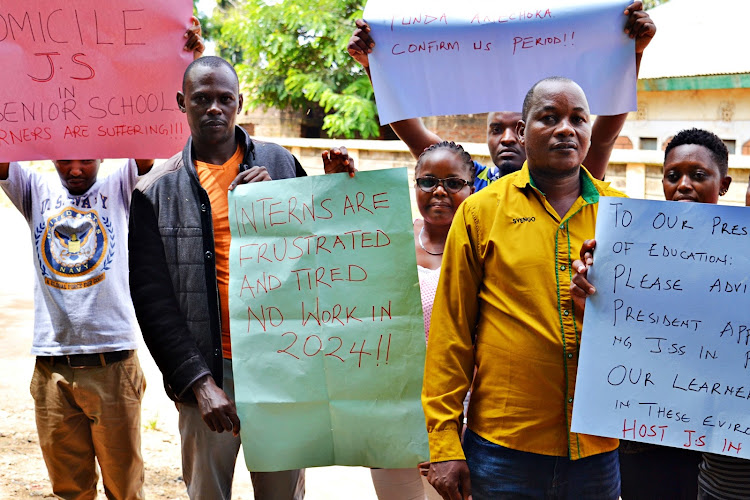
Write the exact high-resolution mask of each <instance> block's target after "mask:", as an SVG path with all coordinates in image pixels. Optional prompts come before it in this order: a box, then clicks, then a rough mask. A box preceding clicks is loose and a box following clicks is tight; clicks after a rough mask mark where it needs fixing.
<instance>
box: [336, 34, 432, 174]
mask: <svg viewBox="0 0 750 500" xmlns="http://www.w3.org/2000/svg"><path fill="white" fill-rule="evenodd" d="M356 25H357V28H356V29H355V30H354V33H352V37H351V38H350V39H349V45H348V46H347V51H349V55H350V56H352V59H354V60H355V61H357V62H358V63H359V64H361V65H362V67H363V68H365V72H366V73H367V76H368V78H370V81H371V82H372V77H371V76H370V60H369V58H368V54H370V53H371V52H372V49H373V47H375V41H374V40H373V39H372V36H371V35H370V26H368V24H367V23H366V22H365V21H364V20H363V19H357V21H356ZM390 125H391V129H393V131H394V132H395V133H396V135H397V136H398V138H399V139H401V140H402V141H404V144H406V145H407V146H408V147H409V151H411V154H412V156H414V158H415V159H418V158H419V155H421V154H422V151H424V150H425V149H427V148H428V147H430V146H432V145H433V144H437V143H438V142H441V141H442V139H441V138H440V137H439V136H438V135H437V134H435V133H434V132H432V131H431V130H428V129H427V127H425V126H424V123H422V120H421V119H419V118H410V119H408V120H400V121H397V122H393V123H391V124H390Z"/></svg>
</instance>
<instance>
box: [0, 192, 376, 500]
mask: <svg viewBox="0 0 750 500" xmlns="http://www.w3.org/2000/svg"><path fill="white" fill-rule="evenodd" d="M0 228H2V229H1V230H0V233H1V234H2V235H1V236H0V263H1V264H2V269H3V271H2V279H0V345H2V350H0V401H2V402H3V404H2V405H0V499H6V498H8V499H9V498H13V499H30V498H40V497H41V498H52V497H53V495H52V489H51V487H50V484H49V479H48V478H47V470H46V468H45V466H44V461H43V459H42V455H41V451H40V450H39V444H38V439H37V434H36V426H35V422H34V407H33V401H32V399H31V396H30V395H29V383H30V381H31V374H32V371H33V368H34V358H33V357H32V356H31V355H30V354H29V351H30V349H31V333H32V326H33V312H34V310H33V280H34V279H35V278H34V274H33V273H34V271H33V267H32V253H31V243H30V240H29V233H28V227H27V226H26V222H25V221H24V219H23V218H22V217H21V216H20V214H19V213H18V212H17V211H16V210H15V209H14V208H12V207H11V206H9V203H8V202H7V199H6V198H5V197H4V195H3V194H2V193H0ZM139 357H140V362H141V365H142V366H143V369H144V371H145V372H146V378H147V383H148V389H147V390H146V395H145V397H144V401H143V407H142V424H143V425H142V433H141V435H142V441H143V443H142V451H143V456H144V461H145V464H146V496H147V497H148V498H157V499H182V498H187V495H186V494H185V485H184V483H183V482H182V473H181V467H180V439H179V434H178V432H177V411H176V410H175V407H174V404H173V403H172V402H171V401H170V400H169V399H168V398H167V397H166V395H165V394H164V389H163V388H162V385H161V376H160V374H159V371H158V369H157V368H156V365H155V364H154V362H153V360H152V359H151V356H150V355H149V353H148V350H147V349H146V348H145V347H143V348H142V349H140V350H139ZM233 488H234V490H233V495H232V497H233V498H234V499H252V498H253V495H252V487H251V485H250V480H249V475H248V473H247V471H246V470H245V464H244V460H243V459H242V458H239V459H238V461H237V469H236V473H235V481H234V486H233ZM99 490H100V494H99V498H100V499H103V498H105V497H104V493H103V490H102V488H101V481H100V486H99ZM306 490H307V495H306V498H307V499H308V500H339V499H341V500H344V499H347V500H349V499H358V500H359V499H362V500H371V499H375V498H376V497H375V493H374V490H373V488H372V483H371V480H370V473H369V470H368V469H363V468H360V467H324V468H318V469H308V471H307V488H306Z"/></svg>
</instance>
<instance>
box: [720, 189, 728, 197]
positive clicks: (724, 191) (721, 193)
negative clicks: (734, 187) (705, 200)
mask: <svg viewBox="0 0 750 500" xmlns="http://www.w3.org/2000/svg"><path fill="white" fill-rule="evenodd" d="M725 194H727V190H726V189H721V190H720V191H719V196H724V195H725Z"/></svg>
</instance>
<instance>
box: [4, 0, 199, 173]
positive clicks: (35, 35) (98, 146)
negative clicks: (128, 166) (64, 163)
mask: <svg viewBox="0 0 750 500" xmlns="http://www.w3.org/2000/svg"><path fill="white" fill-rule="evenodd" d="M191 8H192V7H191V4H190V2H186V1H184V0H164V1H161V2H158V3H154V2H147V1H145V0H125V1H122V2H116V3H107V2H96V1H93V0H71V1H70V2H64V3H59V2H51V1H40V2H27V1H20V0H15V1H10V2H4V3H3V6H2V8H0V58H2V60H3V61H4V63H5V64H6V67H7V69H8V70H7V71H5V72H3V73H2V75H0V161H9V160H35V159H47V158H49V159H60V158H66V159H78V158H108V157H116V158H118V157H126V158H127V157H129V158H157V157H159V158H166V157H169V156H171V155H173V154H174V153H176V152H177V151H179V150H180V148H181V146H182V144H183V143H184V140H185V138H186V137H187V134H188V133H189V131H188V129H187V124H186V123H184V116H183V115H182V114H181V113H180V112H179V110H178V109H177V104H176V101H175V94H176V92H177V91H178V90H179V89H180V85H181V82H182V72H183V71H184V69H185V67H186V66H187V64H188V63H189V62H190V60H192V54H190V53H187V52H185V51H183V50H182V45H183V44H184V43H185V39H184V38H183V34H184V32H185V27H186V26H187V25H188V24H189V21H190V15H191Z"/></svg>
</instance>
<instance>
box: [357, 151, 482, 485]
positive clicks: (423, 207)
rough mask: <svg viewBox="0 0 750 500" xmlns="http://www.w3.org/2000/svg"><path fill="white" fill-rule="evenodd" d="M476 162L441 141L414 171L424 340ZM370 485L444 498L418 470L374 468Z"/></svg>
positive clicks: (472, 185)
mask: <svg viewBox="0 0 750 500" xmlns="http://www.w3.org/2000/svg"><path fill="white" fill-rule="evenodd" d="M474 172H475V170H474V162H473V161H472V159H471V156H470V155H469V153H467V152H466V151H464V149H463V148H462V147H461V146H460V145H458V144H456V143H454V142H447V141H444V142H439V143H437V144H434V145H432V146H430V147H429V148H427V149H426V150H425V151H424V152H423V153H422V154H421V155H420V157H419V160H418V161H417V166H416V167H415V168H414V175H415V177H416V179H415V186H414V191H415V194H416V198H417V207H418V208H419V213H420V214H421V215H422V218H421V219H417V220H416V221H414V247H415V249H416V252H417V270H418V272H419V287H420V290H421V291H422V310H423V311H424V331H425V339H427V336H428V334H429V331H430V317H431V316H432V303H433V301H434V299H435V291H436V290H437V284H438V279H439V277H440V264H441V262H442V259H443V248H444V247H445V239H446V238H447V236H448V230H449V229H450V227H451V222H453V215H454V214H455V213H456V210H457V209H458V206H459V205H460V204H461V202H463V201H464V200H465V199H466V198H467V197H468V196H469V195H470V194H471V193H473V192H474V175H475V174H474ZM371 474H372V483H373V486H375V492H376V493H377V495H378V498H379V499H381V500H386V499H387V500H422V499H425V498H427V499H429V500H433V499H435V500H437V499H440V498H441V497H440V495H439V494H438V493H437V491H435V489H434V488H433V487H432V486H430V484H429V483H428V482H427V480H426V479H422V477H421V476H420V474H419V471H418V469H416V468H414V469H372V470H371Z"/></svg>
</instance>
